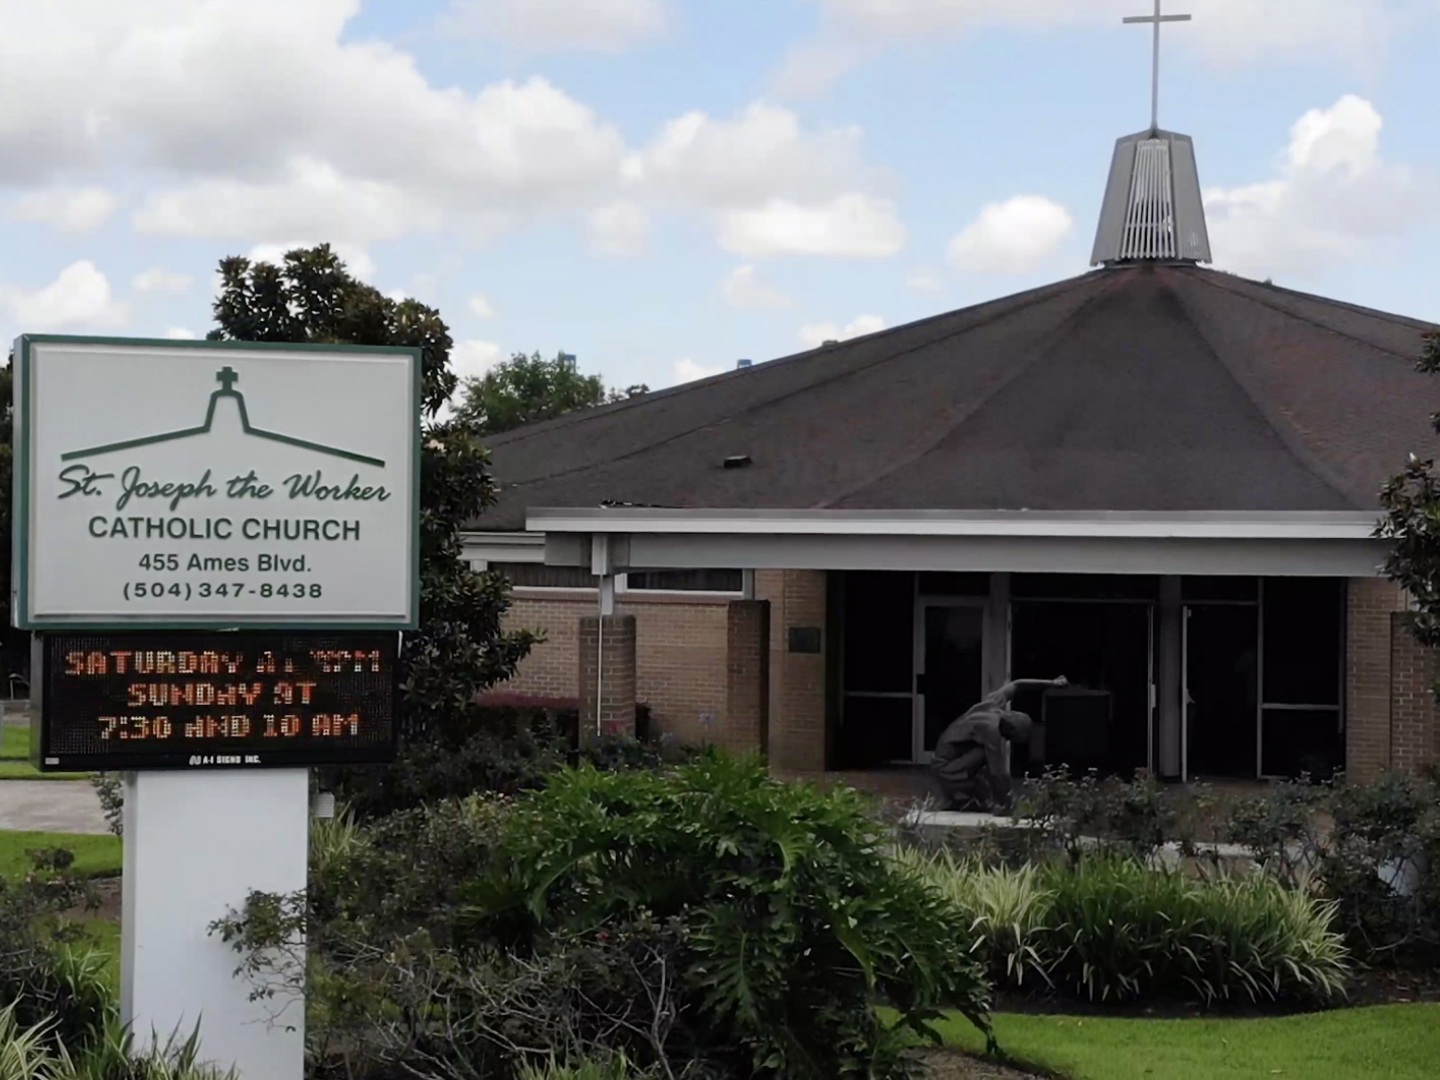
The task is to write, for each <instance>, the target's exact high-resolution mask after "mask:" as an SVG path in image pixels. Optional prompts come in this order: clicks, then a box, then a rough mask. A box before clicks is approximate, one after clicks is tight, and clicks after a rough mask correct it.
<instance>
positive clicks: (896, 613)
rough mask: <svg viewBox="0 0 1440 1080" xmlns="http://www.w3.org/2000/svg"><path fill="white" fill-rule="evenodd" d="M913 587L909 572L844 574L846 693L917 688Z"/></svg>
mask: <svg viewBox="0 0 1440 1080" xmlns="http://www.w3.org/2000/svg"><path fill="white" fill-rule="evenodd" d="M914 589H915V578H914V577H913V576H912V575H910V574H888V573H854V574H846V575H845V690H846V691H847V692H850V693H854V692H856V691H861V692H864V693H871V694H904V693H910V692H911V691H912V690H913V689H914V681H915V594H914ZM907 738H908V736H907ZM907 745H908V744H907Z"/></svg>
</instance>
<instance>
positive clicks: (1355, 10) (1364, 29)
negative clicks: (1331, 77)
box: [820, 0, 1395, 62]
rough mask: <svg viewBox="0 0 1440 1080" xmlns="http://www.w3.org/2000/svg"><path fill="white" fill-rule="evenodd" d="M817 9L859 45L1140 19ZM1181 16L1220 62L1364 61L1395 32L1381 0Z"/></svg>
mask: <svg viewBox="0 0 1440 1080" xmlns="http://www.w3.org/2000/svg"><path fill="white" fill-rule="evenodd" d="M820 2H821V3H822V5H823V6H824V9H825V11H826V14H827V15H828V16H829V22H830V26H831V32H832V33H834V34H836V35H838V36H840V37H842V38H844V39H846V40H853V41H859V42H873V41H874V40H876V39H877V38H891V39H906V38H909V39H929V38H932V37H935V36H937V35H945V34H958V33H965V32H967V31H971V30H976V29H981V28H984V27H989V26H1001V27H1019V28H1021V29H1029V30H1050V29H1056V28H1062V27H1066V26H1075V25H1097V24H1098V25H1104V26H1115V29H1116V30H1117V31H1118V30H1120V29H1121V28H1120V27H1119V26H1118V25H1116V24H1118V23H1119V21H1120V19H1121V18H1122V17H1123V16H1126V15H1135V14H1137V12H1136V10H1135V7H1136V2H1135V0H1083V2H1077V0H820ZM1141 7H1142V8H1143V7H1144V5H1141ZM1184 10H1185V11H1187V12H1190V13H1192V14H1193V15H1194V16H1195V19H1194V21H1193V22H1192V23H1190V24H1189V25H1187V26H1186V27H1184V28H1182V29H1179V30H1177V31H1176V32H1174V33H1171V34H1169V35H1168V37H1169V38H1171V39H1177V40H1178V43H1179V45H1180V47H1181V48H1192V47H1193V48H1197V49H1199V50H1200V51H1201V52H1203V53H1205V54H1206V55H1208V56H1209V57H1211V58H1212V59H1215V60H1218V61H1221V62H1237V61H1251V60H1255V59H1257V58H1259V57H1261V56H1265V55H1268V54H1272V53H1281V54H1301V55H1313V54H1314V53H1317V52H1324V53H1331V54H1338V55H1365V54H1367V53H1368V52H1369V51H1371V50H1373V49H1375V48H1376V47H1378V46H1383V45H1384V43H1385V42H1386V41H1387V40H1388V38H1389V37H1390V35H1391V34H1392V33H1393V32H1394V29H1395V17H1394V7H1393V5H1390V4H1387V3H1386V2H1385V0H1189V3H1187V4H1186V5H1185V8H1184ZM1138 13H1139V14H1145V12H1144V11H1143V10H1142V11H1140V12H1138ZM1129 29H1131V30H1132V32H1136V33H1137V34H1138V30H1137V29H1136V28H1133V27H1132V28H1129ZM1146 31H1147V32H1148V28H1146Z"/></svg>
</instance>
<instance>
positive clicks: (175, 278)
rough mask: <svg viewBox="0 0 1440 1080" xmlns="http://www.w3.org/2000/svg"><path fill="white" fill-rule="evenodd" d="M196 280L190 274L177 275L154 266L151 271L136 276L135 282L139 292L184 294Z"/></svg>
mask: <svg viewBox="0 0 1440 1080" xmlns="http://www.w3.org/2000/svg"><path fill="white" fill-rule="evenodd" d="M194 281H195V279H194V278H192V277H191V276H190V275H189V274H177V273H175V272H174V271H171V270H162V269H160V267H158V266H152V267H151V268H150V269H149V270H146V271H144V272H142V273H139V274H136V275H135V281H134V282H133V284H134V286H135V289H136V291H137V292H173V293H178V292H184V291H185V290H186V289H188V288H189V287H190V286H191V285H192V284H193V283H194Z"/></svg>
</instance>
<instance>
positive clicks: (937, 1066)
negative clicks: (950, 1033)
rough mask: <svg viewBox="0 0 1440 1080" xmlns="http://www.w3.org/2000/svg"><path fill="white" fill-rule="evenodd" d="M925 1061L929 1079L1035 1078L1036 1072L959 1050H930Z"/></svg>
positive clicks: (985, 1079)
mask: <svg viewBox="0 0 1440 1080" xmlns="http://www.w3.org/2000/svg"><path fill="white" fill-rule="evenodd" d="M924 1062H925V1075H926V1077H927V1080H1035V1074H1034V1073H1027V1072H1018V1071H1016V1070H1015V1069H1011V1068H1007V1067H1006V1066H1004V1065H1000V1064H998V1063H996V1062H994V1061H991V1060H990V1059H989V1058H977V1057H971V1056H970V1055H969V1054H962V1053H961V1052H960V1051H959V1050H931V1051H928V1052H927V1053H926V1054H925V1055H924Z"/></svg>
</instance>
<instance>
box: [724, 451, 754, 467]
mask: <svg viewBox="0 0 1440 1080" xmlns="http://www.w3.org/2000/svg"><path fill="white" fill-rule="evenodd" d="M749 467H750V455H749V454H731V455H730V456H729V457H727V458H726V459H725V468H727V469H748V468H749Z"/></svg>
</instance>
